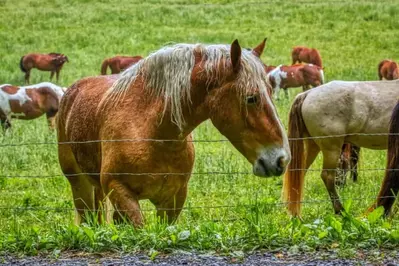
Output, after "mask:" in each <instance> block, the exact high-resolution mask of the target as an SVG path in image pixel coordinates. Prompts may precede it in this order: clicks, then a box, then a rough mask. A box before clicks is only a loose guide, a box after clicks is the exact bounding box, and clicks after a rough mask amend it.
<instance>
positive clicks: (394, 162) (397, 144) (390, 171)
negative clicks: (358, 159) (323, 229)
mask: <svg viewBox="0 0 399 266" xmlns="http://www.w3.org/2000/svg"><path fill="white" fill-rule="evenodd" d="M398 168H399V102H398V103H397V104H396V106H395V108H394V109H393V112H392V116H391V121H390V125H389V136H388V155H387V167H386V170H385V177H384V180H383V181H382V185H381V189H380V192H379V193H378V196H377V202H376V203H375V204H374V205H373V206H372V207H371V208H370V209H369V210H370V211H371V210H373V209H374V208H375V207H379V206H383V207H384V209H385V215H388V214H389V213H390V212H391V209H392V205H393V203H394V202H395V199H396V197H397V195H398V191H399V171H397V170H396V169H398Z"/></svg>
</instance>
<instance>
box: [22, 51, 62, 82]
mask: <svg viewBox="0 0 399 266" xmlns="http://www.w3.org/2000/svg"><path fill="white" fill-rule="evenodd" d="M65 62H69V60H68V57H67V56H65V55H64V54H59V53H49V54H27V55H24V56H22V57H21V60H20V61H19V67H20V68H21V70H22V72H25V83H26V84H29V79H30V71H31V69H32V68H37V69H39V70H42V71H51V74H50V81H51V80H53V77H54V73H55V74H56V79H57V83H58V79H59V75H60V71H61V69H62V66H63V65H64V63H65Z"/></svg>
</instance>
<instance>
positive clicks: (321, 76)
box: [319, 68, 324, 84]
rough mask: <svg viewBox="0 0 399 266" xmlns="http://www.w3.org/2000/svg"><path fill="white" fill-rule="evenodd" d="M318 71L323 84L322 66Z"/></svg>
mask: <svg viewBox="0 0 399 266" xmlns="http://www.w3.org/2000/svg"><path fill="white" fill-rule="evenodd" d="M319 73H320V81H321V84H324V70H323V69H322V68H320V69H319Z"/></svg>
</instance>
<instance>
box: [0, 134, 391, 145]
mask: <svg viewBox="0 0 399 266" xmlns="http://www.w3.org/2000/svg"><path fill="white" fill-rule="evenodd" d="M351 136H370V137H377V136H386V137H388V136H399V133H348V134H337V135H326V136H313V137H302V138H288V140H289V141H300V140H315V139H316V140H317V139H329V138H345V137H351ZM120 142H133V143H134V142H158V143H165V142H166V143H167V142H188V143H217V142H231V143H239V142H242V140H228V139H213V140H212V139H210V140H205V139H197V140H196V139H191V140H190V139H152V138H137V139H103V140H82V141H60V142H57V141H43V142H30V143H26V142H22V143H5V144H0V148H2V147H19V146H38V145H70V144H96V143H120Z"/></svg>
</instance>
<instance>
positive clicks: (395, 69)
mask: <svg viewBox="0 0 399 266" xmlns="http://www.w3.org/2000/svg"><path fill="white" fill-rule="evenodd" d="M378 77H379V78H380V80H382V79H386V80H394V79H399V66H398V63H396V62H395V61H393V60H388V59H385V60H382V61H381V62H380V63H379V64H378Z"/></svg>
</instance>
